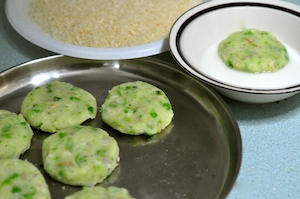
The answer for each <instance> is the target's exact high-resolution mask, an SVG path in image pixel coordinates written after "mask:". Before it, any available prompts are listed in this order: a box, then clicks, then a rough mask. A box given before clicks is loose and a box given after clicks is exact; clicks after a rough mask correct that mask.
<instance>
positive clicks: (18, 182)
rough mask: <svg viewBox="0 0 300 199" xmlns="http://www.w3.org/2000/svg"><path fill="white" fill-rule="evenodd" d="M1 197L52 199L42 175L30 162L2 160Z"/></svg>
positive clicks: (0, 174)
mask: <svg viewBox="0 0 300 199" xmlns="http://www.w3.org/2000/svg"><path fill="white" fill-rule="evenodd" d="M0 196H1V198H5V199H50V198H51V197H50V192H49V188H48V185H47V183H46V181H45V179H44V176H43V175H42V173H41V172H40V171H39V170H38V168H36V167H35V166H34V165H33V164H31V163H30V162H27V161H24V160H20V159H1V160H0Z"/></svg>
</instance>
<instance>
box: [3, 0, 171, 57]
mask: <svg viewBox="0 0 300 199" xmlns="http://www.w3.org/2000/svg"><path fill="white" fill-rule="evenodd" d="M29 1H30V0H7V1H6V4H5V12H6V16H7V18H8V21H9V22H10V24H11V25H12V27H13V28H14V29H15V30H16V31H17V32H18V33H19V34H20V35H21V36H23V37H24V38H25V39H27V40H28V41H30V42H32V43H33V44H35V45H37V46H40V47H42V48H44V49H47V50H50V51H53V52H55V53H59V54H63V55H68V56H72V57H78V58H86V59H94V60H115V59H131V58H140V57H146V56H151V55H156V54H159V53H162V52H165V51H168V50H169V45H168V39H162V40H158V41H155V42H152V43H149V44H144V45H139V46H132V47H122V48H91V47H83V46H76V45H72V44H67V43H64V42H61V41H58V40H55V39H53V38H51V37H50V36H48V35H46V34H45V33H43V32H42V31H41V30H40V29H39V28H38V27H37V26H36V25H35V24H34V23H32V22H31V19H30V17H29V16H28V13H27V12H28V8H29Z"/></svg>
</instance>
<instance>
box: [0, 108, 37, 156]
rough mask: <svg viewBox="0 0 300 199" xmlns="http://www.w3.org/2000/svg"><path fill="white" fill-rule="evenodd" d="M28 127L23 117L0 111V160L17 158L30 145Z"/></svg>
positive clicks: (30, 133) (31, 133) (30, 136)
mask: <svg viewBox="0 0 300 199" xmlns="http://www.w3.org/2000/svg"><path fill="white" fill-rule="evenodd" d="M32 136H33V132H32V129H31V127H30V125H29V124H28V123H27V122H26V121H25V119H24V118H23V116H22V115H21V114H20V115H17V114H16V113H13V112H10V111H7V110H0V159H2V158H19V157H20V155H21V154H23V153H24V152H25V151H27V150H28V149H29V147H30V145H31V139H32Z"/></svg>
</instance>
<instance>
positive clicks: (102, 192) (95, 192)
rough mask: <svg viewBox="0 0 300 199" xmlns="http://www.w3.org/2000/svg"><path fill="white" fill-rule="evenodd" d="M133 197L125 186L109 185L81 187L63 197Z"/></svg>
mask: <svg viewBox="0 0 300 199" xmlns="http://www.w3.org/2000/svg"><path fill="white" fill-rule="evenodd" d="M83 198H85V199H99V198H101V199H134V198H133V197H132V196H131V195H130V194H129V192H128V190H127V189H125V188H119V187H115V186H111V187H100V186H96V187H83V189H82V190H81V191H78V192H75V193H73V194H72V195H69V196H67V197H65V199H83Z"/></svg>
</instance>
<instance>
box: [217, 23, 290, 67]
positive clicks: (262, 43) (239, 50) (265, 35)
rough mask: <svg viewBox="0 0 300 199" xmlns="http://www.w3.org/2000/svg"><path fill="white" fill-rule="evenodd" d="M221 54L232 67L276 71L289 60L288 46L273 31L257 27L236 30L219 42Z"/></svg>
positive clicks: (223, 59)
mask: <svg viewBox="0 0 300 199" xmlns="http://www.w3.org/2000/svg"><path fill="white" fill-rule="evenodd" d="M219 56H220V58H221V59H222V61H223V62H224V63H225V64H226V65H227V66H229V67H230V68H233V69H237V70H241V71H246V72H253V73H261V72H275V71H277V70H279V69H280V68H282V67H283V66H285V65H286V64H287V63H288V62H289V56H288V52H287V50H286V47H285V46H284V45H283V44H282V43H281V42H280V41H278V40H277V38H276V37H275V36H274V35H273V34H272V33H271V32H266V31H260V30H256V29H245V30H243V31H239V32H234V33H232V34H230V35H229V36H228V37H227V38H226V39H224V40H223V41H221V43H220V44H219Z"/></svg>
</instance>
